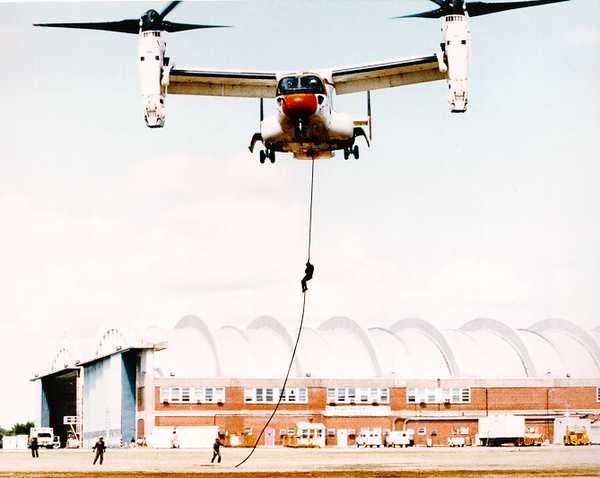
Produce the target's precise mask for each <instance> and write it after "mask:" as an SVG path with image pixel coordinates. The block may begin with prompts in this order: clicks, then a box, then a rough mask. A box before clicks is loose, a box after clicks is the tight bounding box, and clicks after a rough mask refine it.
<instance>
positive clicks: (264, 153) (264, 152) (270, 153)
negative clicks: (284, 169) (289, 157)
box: [258, 148, 275, 164]
mask: <svg viewBox="0 0 600 478" xmlns="http://www.w3.org/2000/svg"><path fill="white" fill-rule="evenodd" d="M267 158H269V161H271V164H274V163H275V150H273V149H268V148H267V149H261V150H260V153H259V157H258V159H259V161H260V164H264V162H265V161H266V160H267Z"/></svg>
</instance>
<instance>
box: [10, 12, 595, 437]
mask: <svg viewBox="0 0 600 478" xmlns="http://www.w3.org/2000/svg"><path fill="white" fill-rule="evenodd" d="M432 5H433V4H431V3H430V2H426V1H425V0H422V1H419V0H405V1H391V0H390V1H376V0H373V1H367V0H356V1H352V0H321V1H316V0H315V1H311V0H306V1H297V2H283V1H276V0H257V1H248V2H246V3H233V2H230V3H217V2H204V3H192V2H189V3H184V4H182V5H180V6H179V7H178V8H177V9H176V10H175V11H174V12H173V13H172V15H171V16H170V17H169V19H170V20H172V21H183V22H199V23H218V24H232V25H236V28H235V29H227V30H225V29H223V30H214V31H210V30H206V31H196V32H189V33H179V34H173V35H171V36H170V37H169V40H168V47H167V51H168V54H169V55H170V56H171V57H172V58H174V60H175V63H176V64H177V65H179V66H189V67H203V66H204V67H211V66H213V67H224V68H235V67H241V68H259V69H277V70H279V69H286V68H312V67H326V66H335V65H340V64H341V65H343V64H352V63H360V62H366V61H374V60H379V59H386V58H391V57H402V56H411V55H421V54H431V53H433V52H434V51H435V49H436V48H437V45H438V43H439V41H440V32H439V28H440V23H439V21H435V20H430V21H427V20H405V21H390V20H387V18H388V17H390V16H394V15H401V14H405V13H409V12H415V11H421V10H424V9H429V8H430V7H431V6H432ZM162 6H163V4H153V3H147V2H139V3H66V4H65V3H61V4H53V3H44V4H38V3H21V4H0V41H1V44H2V53H3V55H2V56H3V61H2V65H3V66H2V69H1V70H0V71H1V75H0V105H2V109H1V112H2V114H0V221H1V222H0V224H1V232H0V337H2V344H1V347H0V364H1V365H0V366H1V367H2V368H1V373H2V389H3V390H9V391H10V393H2V394H0V396H1V397H2V398H1V399H0V400H1V403H0V405H1V406H0V425H4V426H7V425H10V424H12V423H13V422H14V421H15V420H25V419H28V418H32V417H33V411H32V409H33V403H34V397H33V393H32V390H31V386H30V385H28V383H27V379H28V378H30V377H31V376H32V374H33V373H34V372H36V371H45V370H47V369H48V368H49V365H50V361H51V358H52V355H53V353H54V352H55V351H56V350H57V348H58V345H59V343H60V342H61V340H64V338H65V337H69V338H77V337H90V336H95V335H96V334H98V333H99V331H100V329H102V328H103V327H104V326H106V325H107V324H118V325H119V326H122V327H136V326H146V325H153V324H154V325H158V326H164V327H171V326H173V325H174V323H175V322H176V321H177V320H178V319H179V318H180V317H181V316H183V315H185V314H188V313H192V314H196V315H199V316H200V317H202V318H204V319H205V320H206V321H207V322H208V323H209V324H211V325H212V326H214V327H217V326H219V325H221V324H224V323H234V324H236V325H240V326H244V325H245V324H246V323H248V322H249V321H251V320H252V319H253V318H255V317H256V316H258V315H262V314H269V315H272V316H274V317H276V318H278V319H280V320H282V321H283V322H284V323H286V324H288V325H292V324H294V323H295V322H296V321H297V320H298V314H299V307H300V305H301V303H300V301H301V295H300V289H299V283H298V281H299V279H300V277H301V276H302V272H303V266H304V261H305V256H304V255H305V247H306V246H305V240H306V237H305V234H306V220H307V210H306V207H307V197H308V179H309V173H310V164H309V163H308V162H300V161H292V160H291V159H290V158H289V157H285V156H280V158H279V160H278V162H277V163H276V165H275V166H272V165H260V164H259V163H258V160H257V158H256V157H254V158H251V157H250V155H249V154H248V153H247V149H246V147H247V144H248V142H249V140H250V137H251V135H252V133H253V132H254V131H255V130H256V127H257V123H258V101H256V100H249V99H232V98H230V99H220V98H204V97H180V96H172V97H168V99H167V108H168V115H167V125H166V127H165V128H164V129H163V130H158V131H157V130H149V129H147V128H146V127H145V126H144V124H143V117H142V109H141V100H140V95H139V91H138V88H137V70H136V68H137V66H136V62H135V58H136V56H137V43H136V37H135V36H133V35H125V34H111V33H106V32H92V31H77V30H56V29H35V28H34V27H32V26H31V24H32V23H34V22H52V21H101V20H120V19H123V18H133V17H136V16H139V15H141V14H142V13H143V12H144V11H145V10H146V9H147V8H150V7H154V8H157V9H160V8H162ZM598 18H600V3H599V2H596V1H586V0H573V1H571V2H569V3H564V4H559V5H552V6H548V7H538V8H532V9H524V10H520V11H515V12H509V13H503V14H497V15H492V16H489V17H478V18H474V19H472V20H471V22H470V24H471V33H472V37H473V51H472V61H471V97H470V99H471V104H470V110H469V112H468V113H467V114H465V115H451V114H450V113H449V112H448V108H447V103H446V90H445V88H446V86H445V83H443V82H437V83H432V84H427V85H418V86H410V87H405V88H396V89H391V90H386V91H376V92H374V93H373V110H374V140H375V141H374V145H373V148H372V149H371V150H367V149H366V148H363V149H362V154H361V159H360V160H359V161H347V162H345V161H343V160H339V159H337V160H332V161H322V162H319V163H318V164H317V165H316V174H317V181H316V199H315V224H314V240H313V247H314V249H313V262H314V263H315V265H316V274H315V279H314V280H313V282H312V283H311V284H310V285H311V295H310V299H309V305H308V314H307V320H308V323H309V324H318V323H320V322H321V321H323V320H325V319H327V318H329V317H331V316H334V315H347V316H349V317H351V318H353V319H355V320H356V321H357V322H359V323H360V324H363V325H369V324H382V325H386V324H391V323H392V322H393V321H395V320H397V319H400V318H404V317H422V318H424V319H426V320H429V321H430V322H432V323H433V324H434V325H436V326H437V327H440V328H454V327H459V326H460V325H461V324H463V323H464V322H467V321H468V320H471V319H473V318H476V317H490V318H495V319H499V320H501V321H503V322H505V323H507V324H508V325H510V326H512V327H515V328H518V327H526V326H528V325H530V324H532V323H534V322H536V321H538V320H542V319H545V318H550V317H561V318H565V319H568V320H571V321H573V322H574V323H576V324H578V325H579V326H581V327H583V328H585V329H588V330H589V329H592V328H593V327H596V326H599V325H600V320H599V319H598V317H597V311H598V306H599V305H600V294H599V293H598V292H599V290H598V289H599V287H598V284H599V283H600V273H599V266H600V247H598V245H599V244H600V222H599V221H598V204H600V188H598V177H599V176H600V163H599V157H600V155H599V154H598V153H599V151H600V147H599V146H600V134H599V133H600V131H599V126H600V101H599V99H600V94H599V92H598V85H597V80H598V78H599V76H600V75H599V74H600V60H599V58H600V57H599V55H598V49H599V48H600V26H599V24H598ZM337 108H338V109H339V110H342V111H348V112H351V113H353V114H356V115H362V114H364V111H365V100H364V95H350V96H347V97H340V98H338V100H337ZM273 109H274V106H273V104H272V103H269V104H268V111H272V110H273Z"/></svg>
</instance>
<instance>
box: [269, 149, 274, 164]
mask: <svg viewBox="0 0 600 478" xmlns="http://www.w3.org/2000/svg"><path fill="white" fill-rule="evenodd" d="M269 161H271V164H275V150H274V149H271V150H269Z"/></svg>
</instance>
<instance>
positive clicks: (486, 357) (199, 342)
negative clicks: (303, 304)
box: [34, 316, 600, 446]
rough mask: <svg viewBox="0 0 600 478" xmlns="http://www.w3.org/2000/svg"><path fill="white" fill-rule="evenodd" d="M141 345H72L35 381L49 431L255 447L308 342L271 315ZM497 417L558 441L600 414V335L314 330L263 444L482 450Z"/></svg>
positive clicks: (559, 327) (483, 329) (542, 330)
mask: <svg viewBox="0 0 600 478" xmlns="http://www.w3.org/2000/svg"><path fill="white" fill-rule="evenodd" d="M131 335H132V336H129V337H128V336H126V335H124V334H123V333H122V332H120V331H119V329H117V328H110V329H108V330H107V331H106V332H105V333H103V334H102V337H101V339H100V340H99V342H98V343H97V347H96V348H95V353H94V354H93V356H92V357H91V358H90V357H89V355H90V346H89V344H88V345H87V346H83V347H82V349H80V351H79V352H77V351H75V350H71V349H69V348H68V347H62V348H61V349H60V351H59V353H58V354H57V355H56V357H55V359H54V361H53V365H52V370H51V371H50V372H49V373H47V374H45V375H41V376H37V377H36V378H35V379H34V380H35V381H36V382H37V383H38V385H39V396H40V407H39V409H40V412H39V417H38V418H39V420H38V423H39V424H40V425H42V426H44V425H45V426H54V427H55V428H56V429H57V430H59V432H60V433H61V434H66V432H67V430H66V428H64V429H61V419H62V416H63V415H75V416H78V417H79V418H80V422H81V424H80V425H79V430H78V432H80V433H81V434H82V436H83V437H84V441H87V442H90V441H91V440H93V439H94V438H95V437H96V436H98V435H99V434H102V435H104V436H105V437H107V440H108V442H109V444H112V445H116V444H118V443H119V441H120V440H123V441H125V442H129V441H131V439H135V438H136V437H142V436H143V437H147V438H148V441H149V442H150V443H152V437H156V436H158V435H160V434H162V436H165V434H168V433H171V432H172V430H174V429H175V430H178V431H180V432H184V431H185V430H186V429H192V428H194V427H206V426H217V427H219V429H220V430H221V432H223V433H226V434H227V436H228V437H234V436H235V437H236V440H238V441H239V443H244V442H248V443H251V442H253V440H254V437H255V436H256V434H257V433H258V432H259V431H260V429H261V428H262V426H263V424H264V423H265V421H266V419H267V418H268V416H269V415H270V413H271V411H272V409H273V407H274V405H275V403H276V401H277V400H278V398H279V395H280V392H279V387H280V386H281V380H282V377H283V375H284V373H285V370H286V369H287V365H288V360H289V356H290V353H291V349H292V348H293V345H294V339H295V335H296V331H295V330H292V331H288V330H287V329H286V328H285V327H284V326H283V325H282V324H281V323H280V322H279V321H277V320H276V319H273V318H270V317H260V318H258V319H256V320H254V321H252V322H251V323H250V324H249V325H248V326H247V327H246V328H245V329H243V330H242V329H239V328H236V327H233V326H225V327H221V328H218V329H216V330H214V331H213V330H211V329H210V328H209V327H208V326H207V324H206V323H205V322H204V321H202V320H201V319H199V318H197V317H194V316H187V317H184V318H183V319H181V320H180V321H179V322H178V324H177V325H176V326H175V328H174V329H172V330H159V329H155V328H151V329H147V330H145V331H143V332H141V333H140V332H138V333H135V334H131ZM92 348H93V347H92ZM92 353H93V352H92ZM495 413H512V414H518V415H523V416H525V419H526V424H527V426H529V427H532V428H536V429H537V430H538V431H540V432H542V433H543V434H544V435H545V436H546V437H548V438H549V439H550V440H553V439H554V438H555V437H553V429H554V427H553V426H554V420H555V419H556V418H558V417H563V416H565V415H566V414H568V415H571V416H581V417H586V416H597V415H600V328H596V329H594V330H592V331H589V332H588V331H585V330H583V329H581V328H579V327H577V326H576V325H574V324H572V323H570V322H567V321H564V320H557V319H553V320H545V321H541V322H538V323H536V324H534V325H532V326H530V327H529V328H527V329H519V330H513V329H511V328H509V327H507V326H506V325H504V324H502V323H501V322H498V321H495V320H490V319H477V320H473V321H470V322H468V323H466V324H465V325H463V326H462V327H461V328H460V329H457V330H443V331H442V330H438V329H436V328H435V327H434V326H433V325H431V324H430V323H428V322H426V321H423V320H420V319H404V320H399V321H397V322H395V323H394V324H393V325H392V326H391V327H388V328H385V327H372V328H366V329H365V328H362V327H360V326H359V325H358V324H357V323H356V322H354V321H352V320H350V319H348V318H343V317H337V318H332V319H329V320H327V321H325V322H323V323H322V324H321V325H320V326H319V327H316V328H312V327H306V328H305V329H304V330H303V335H302V338H301V341H300V346H299V348H298V353H297V357H296V360H295V362H294V364H293V367H292V378H291V379H290V381H289V382H288V386H287V387H286V390H285V393H284V398H283V402H282V405H281V407H280V409H279V412H278V413H277V415H276V417H275V419H274V420H273V422H272V423H271V425H270V429H269V430H268V432H267V433H266V436H265V437H264V438H263V439H262V442H263V443H264V442H265V440H266V441H267V443H269V444H270V443H273V444H276V445H277V444H282V443H284V441H285V440H286V437H288V436H290V435H294V434H295V433H296V424H297V423H299V422H306V423H313V424H322V425H319V426H321V428H322V429H323V431H322V433H324V434H325V435H326V444H327V445H331V446H344V445H348V446H351V445H353V444H354V442H355V437H356V435H357V434H358V433H359V432H360V430H361V429H363V428H380V429H381V430H382V431H384V432H385V431H386V430H400V429H403V428H412V429H413V430H415V442H416V443H417V444H424V443H426V441H427V439H430V440H431V442H432V443H433V444H434V445H444V444H446V443H447V439H448V437H449V436H456V435H461V436H463V437H464V438H465V439H466V441H467V443H469V442H473V441H474V440H475V435H476V433H477V420H478V418H479V417H481V416H485V415H488V414H495ZM320 433H321V432H320ZM559 438H560V437H559Z"/></svg>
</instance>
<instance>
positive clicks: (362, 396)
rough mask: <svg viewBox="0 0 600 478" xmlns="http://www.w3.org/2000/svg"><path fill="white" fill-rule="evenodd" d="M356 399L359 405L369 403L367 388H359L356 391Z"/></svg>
mask: <svg viewBox="0 0 600 478" xmlns="http://www.w3.org/2000/svg"><path fill="white" fill-rule="evenodd" d="M358 398H359V400H360V401H361V403H367V402H368V401H369V389H368V388H359V389H358Z"/></svg>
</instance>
